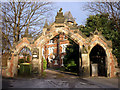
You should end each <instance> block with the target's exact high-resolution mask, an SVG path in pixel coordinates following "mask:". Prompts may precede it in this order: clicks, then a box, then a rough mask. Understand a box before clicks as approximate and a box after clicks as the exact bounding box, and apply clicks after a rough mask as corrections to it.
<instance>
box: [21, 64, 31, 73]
mask: <svg viewBox="0 0 120 90" xmlns="http://www.w3.org/2000/svg"><path fill="white" fill-rule="evenodd" d="M31 69H32V65H31V64H24V63H22V64H20V69H19V74H21V75H30V74H31Z"/></svg>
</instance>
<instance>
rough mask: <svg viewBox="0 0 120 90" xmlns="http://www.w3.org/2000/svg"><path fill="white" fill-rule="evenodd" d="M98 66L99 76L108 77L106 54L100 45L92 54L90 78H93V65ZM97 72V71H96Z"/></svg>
mask: <svg viewBox="0 0 120 90" xmlns="http://www.w3.org/2000/svg"><path fill="white" fill-rule="evenodd" d="M95 64H96V65H97V67H96V68H97V75H98V76H107V69H106V52H105V50H104V49H103V47H101V46H100V45H98V44H97V45H96V46H94V47H93V48H92V50H91V52H90V76H93V73H94V70H93V68H92V67H93V65H95ZM95 72H96V71H95Z"/></svg>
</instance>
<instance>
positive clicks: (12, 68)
mask: <svg viewBox="0 0 120 90" xmlns="http://www.w3.org/2000/svg"><path fill="white" fill-rule="evenodd" d="M24 47H27V48H29V50H30V51H31V50H32V47H31V45H30V44H29V43H26V42H22V43H20V44H18V45H16V47H15V48H16V49H14V53H13V55H12V60H11V61H10V67H9V68H8V71H9V72H10V73H11V76H12V77H14V76H16V75H17V67H18V55H19V53H20V51H21V49H22V48H24Z"/></svg>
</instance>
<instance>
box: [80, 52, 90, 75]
mask: <svg viewBox="0 0 120 90" xmlns="http://www.w3.org/2000/svg"><path fill="white" fill-rule="evenodd" d="M82 73H83V77H89V76H90V65H89V54H88V53H82Z"/></svg>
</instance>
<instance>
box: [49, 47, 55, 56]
mask: <svg viewBox="0 0 120 90" xmlns="http://www.w3.org/2000/svg"><path fill="white" fill-rule="evenodd" d="M48 50H49V55H50V54H51V53H52V54H53V50H54V48H53V47H49V48H48Z"/></svg>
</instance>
